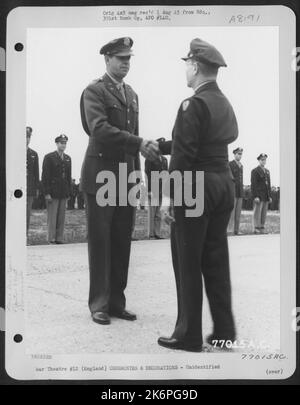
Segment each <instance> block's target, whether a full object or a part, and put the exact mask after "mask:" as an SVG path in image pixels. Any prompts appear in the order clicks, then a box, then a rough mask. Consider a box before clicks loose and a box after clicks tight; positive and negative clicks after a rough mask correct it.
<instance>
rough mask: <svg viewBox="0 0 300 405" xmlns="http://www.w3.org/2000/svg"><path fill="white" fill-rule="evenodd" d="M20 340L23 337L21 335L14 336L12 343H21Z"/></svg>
mask: <svg viewBox="0 0 300 405" xmlns="http://www.w3.org/2000/svg"><path fill="white" fill-rule="evenodd" d="M22 340H23V336H22V335H20V334H16V335H15V336H14V341H15V342H16V343H21V342H22Z"/></svg>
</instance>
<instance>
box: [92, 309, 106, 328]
mask: <svg viewBox="0 0 300 405" xmlns="http://www.w3.org/2000/svg"><path fill="white" fill-rule="evenodd" d="M92 319H93V321H94V322H96V323H100V324H101V325H109V324H110V317H109V315H108V314H107V313H106V312H94V313H93V314H92Z"/></svg>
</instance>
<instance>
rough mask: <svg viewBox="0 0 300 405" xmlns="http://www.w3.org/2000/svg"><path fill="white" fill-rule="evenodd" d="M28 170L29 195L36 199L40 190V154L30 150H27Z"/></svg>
mask: <svg viewBox="0 0 300 405" xmlns="http://www.w3.org/2000/svg"><path fill="white" fill-rule="evenodd" d="M26 169H27V170H26V172H27V195H28V196H30V197H36V193H37V190H38V188H39V157H38V154H37V153H36V152H35V151H34V150H33V149H30V148H27V160H26Z"/></svg>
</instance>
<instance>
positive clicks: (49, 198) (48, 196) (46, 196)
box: [45, 194, 52, 202]
mask: <svg viewBox="0 0 300 405" xmlns="http://www.w3.org/2000/svg"><path fill="white" fill-rule="evenodd" d="M45 200H46V201H47V202H51V201H52V197H51V195H50V194H46V195H45Z"/></svg>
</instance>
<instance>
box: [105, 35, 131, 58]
mask: <svg viewBox="0 0 300 405" xmlns="http://www.w3.org/2000/svg"><path fill="white" fill-rule="evenodd" d="M132 45H133V40H132V39H131V38H129V37H123V38H117V39H113V40H112V41H110V42H108V44H106V45H104V46H102V48H101V49H100V55H109V56H131V55H132V50H131V47H132Z"/></svg>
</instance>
